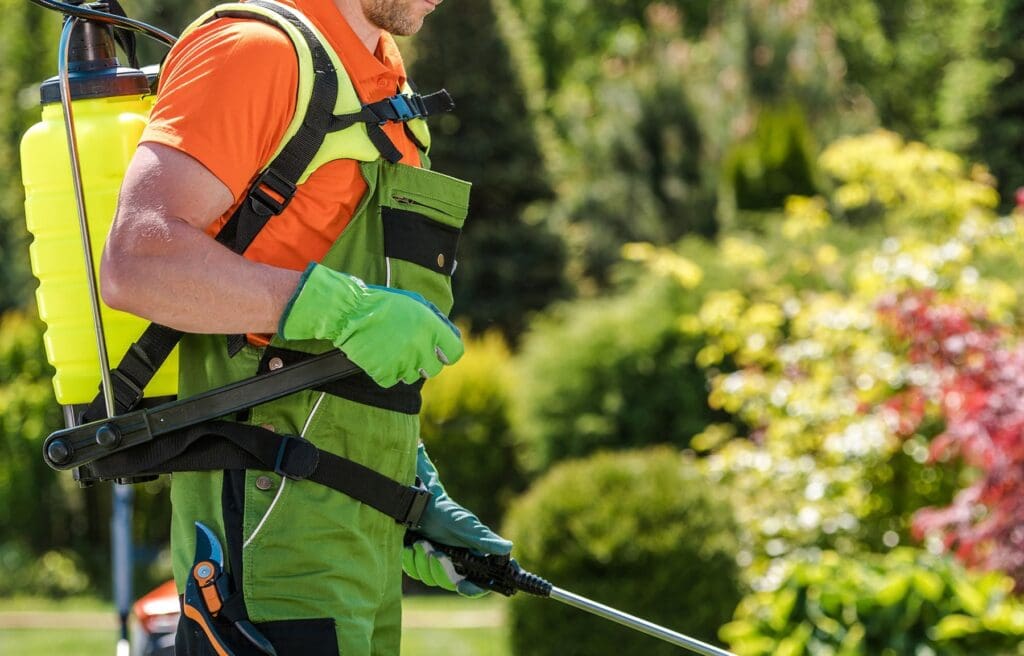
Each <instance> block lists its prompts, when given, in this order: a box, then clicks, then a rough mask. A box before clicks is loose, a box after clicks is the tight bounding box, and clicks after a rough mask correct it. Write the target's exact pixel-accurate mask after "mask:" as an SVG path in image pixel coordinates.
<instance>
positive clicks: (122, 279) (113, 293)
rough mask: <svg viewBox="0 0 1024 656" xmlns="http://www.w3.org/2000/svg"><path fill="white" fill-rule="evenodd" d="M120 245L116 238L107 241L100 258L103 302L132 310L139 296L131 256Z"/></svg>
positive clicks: (123, 309) (126, 310) (125, 309)
mask: <svg viewBox="0 0 1024 656" xmlns="http://www.w3.org/2000/svg"><path fill="white" fill-rule="evenodd" d="M123 250H124V249H121V248H119V247H118V244H117V242H116V240H115V239H113V238H111V239H109V240H108V241H107V244H106V246H105V247H104V249H103V257H102V258H101V259H100V296H101V297H102V298H103V302H104V303H106V304H107V305H108V306H110V307H111V308H113V309H115V310H122V311H125V312H131V311H132V310H133V309H134V307H133V302H132V300H133V298H138V294H137V293H136V290H134V289H133V286H132V281H133V280H135V279H136V276H133V275H132V273H131V258H130V257H129V256H128V255H127V253H125V252H123Z"/></svg>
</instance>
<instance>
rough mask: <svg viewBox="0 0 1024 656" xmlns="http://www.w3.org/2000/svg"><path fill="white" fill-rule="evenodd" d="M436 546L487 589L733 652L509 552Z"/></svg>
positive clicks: (707, 654)
mask: <svg viewBox="0 0 1024 656" xmlns="http://www.w3.org/2000/svg"><path fill="white" fill-rule="evenodd" d="M431 544H433V545H434V547H435V548H436V549H438V550H439V551H441V552H443V553H444V554H445V555H446V556H448V557H449V558H450V559H451V561H452V564H453V565H454V566H455V571H456V572H457V573H458V574H460V575H462V576H465V577H466V579H467V580H469V581H471V582H473V583H475V584H476V585H479V586H480V587H482V588H486V589H488V590H494V591H495V592H498V593H500V594H503V595H505V596H506V597H511V596H512V595H514V594H515V593H516V592H525V593H527V594H531V595H535V596H538V597H547V598H549V599H554V600H555V601H560V602H562V603H563V604H567V605H569V606H573V607H574V608H578V609H580V610H583V611H586V612H588V613H590V614H592V615H597V616H598V617H601V618H604V619H606V620H610V621H612V622H616V623H618V624H621V625H623V626H626V627H629V628H631V629H633V630H634V631H639V632H641V633H646V634H647V635H649V636H653V637H655V638H658V639H659V640H663V641H665V642H668V643H671V644H673V645H676V646H678V647H682V648H684V649H688V650H690V651H692V652H694V653H696V654H702V655H703V656H736V655H735V654H733V653H732V652H728V651H725V650H724V649H719V648H718V647H715V646H713V645H709V644H707V643H706V642H701V641H700V640H697V639H696V638H691V637H690V636H687V635H683V634H682V633H677V632H676V631H672V630H671V629H667V628H665V627H663V626H659V625H657V624H655V623H653V622H649V621H647V620H645V619H641V618H639V617H636V616H634V615H630V614H628V613H624V612H622V611H620V610H616V609H614V608H611V607H609V606H605V605H604V604H600V603H598V602H596V601H593V600H591V599H587V598H586V597H581V596H580V595H577V594H574V593H572V592H569V591H568V590H563V589H561V588H558V587H555V586H554V585H552V584H551V583H549V582H548V581H546V580H545V579H543V578H541V577H539V576H537V575H536V574H532V573H530V572H528V571H526V570H525V569H522V568H521V567H520V566H519V565H518V563H516V562H515V561H514V560H512V559H511V558H510V557H509V556H507V555H506V556H495V555H487V556H483V555H478V554H475V553H473V552H471V551H470V550H469V549H463V548H460V547H452V546H448V545H444V544H437V543H436V542H431Z"/></svg>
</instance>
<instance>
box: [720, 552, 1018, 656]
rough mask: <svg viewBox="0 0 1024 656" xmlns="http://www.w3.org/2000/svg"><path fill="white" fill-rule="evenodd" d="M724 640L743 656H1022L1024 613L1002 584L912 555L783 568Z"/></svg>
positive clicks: (751, 599)
mask: <svg viewBox="0 0 1024 656" xmlns="http://www.w3.org/2000/svg"><path fill="white" fill-rule="evenodd" d="M765 584H766V587H764V588H763V589H761V590H759V591H757V592H754V593H752V594H751V595H749V596H747V597H746V598H745V599H744V600H743V601H742V602H741V603H740V605H739V607H738V608H737V609H736V616H735V618H734V620H733V621H732V622H730V623H729V624H727V625H725V626H723V627H722V630H721V636H722V637H723V638H724V639H725V640H726V641H727V642H728V643H729V645H730V648H731V649H732V651H734V652H735V653H736V654H738V655H739V656H803V655H804V654H807V655H808V656H810V655H814V654H834V655H835V656H874V655H876V654H884V655H889V656H918V655H920V654H932V655H934V654H943V655H944V656H976V655H980V654H986V655H990V656H996V655H1004V656H1009V655H1010V654H1020V653H1021V645H1022V640H1024V606H1021V605H1020V603H1019V602H1017V601H1014V600H1013V599H1012V598H1011V596H1010V592H1011V590H1012V589H1013V581H1012V580H1011V579H1009V578H1008V577H1006V576H1003V575H1001V574H986V575H978V574H969V573H967V572H965V571H964V570H963V568H961V567H959V566H958V565H956V564H954V563H952V562H951V561H950V560H949V559H948V558H943V557H938V556H933V555H931V554H928V553H925V552H921V551H915V550H911V549H897V550H895V551H893V552H891V553H889V554H887V555H885V556H877V555H872V556H864V557H859V558H855V559H854V558H843V557H841V556H839V555H838V554H836V553H835V552H824V553H821V554H811V555H809V557H805V558H803V559H801V560H797V559H792V560H790V561H789V562H787V563H785V564H780V565H779V566H778V567H776V568H775V570H774V571H772V572H771V574H770V576H769V577H768V578H767V579H766V581H765Z"/></svg>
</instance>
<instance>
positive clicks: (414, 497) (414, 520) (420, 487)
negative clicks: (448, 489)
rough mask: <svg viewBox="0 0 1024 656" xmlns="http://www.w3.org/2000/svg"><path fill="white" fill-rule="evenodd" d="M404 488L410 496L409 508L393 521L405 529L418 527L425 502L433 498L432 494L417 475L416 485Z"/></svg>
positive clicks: (424, 510)
mask: <svg viewBox="0 0 1024 656" xmlns="http://www.w3.org/2000/svg"><path fill="white" fill-rule="evenodd" d="M406 490H407V491H408V493H409V495H410V497H411V498H410V499H409V509H408V510H406V511H405V517H403V518H402V519H396V520H395V521H396V522H398V523H399V524H401V525H402V526H405V527H406V528H407V529H411V530H416V529H418V528H419V527H420V520H421V519H423V513H424V512H426V510H427V504H428V503H430V500H431V499H432V498H434V495H433V494H431V493H430V490H428V489H427V486H426V485H424V484H423V481H421V480H420V479H419V476H417V477H416V485H412V486H410V487H408V488H406Z"/></svg>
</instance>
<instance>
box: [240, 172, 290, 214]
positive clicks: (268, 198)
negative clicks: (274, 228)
mask: <svg viewBox="0 0 1024 656" xmlns="http://www.w3.org/2000/svg"><path fill="white" fill-rule="evenodd" d="M264 187H266V188H267V189H269V190H270V191H272V192H274V193H275V194H277V196H280V200H278V198H276V197H275V196H272V195H271V194H270V193H268V192H267V191H266V189H264ZM295 189H296V186H295V185H294V184H292V183H291V182H290V181H288V180H286V179H284V178H283V177H281V174H279V173H278V172H276V171H275V170H274V169H267V170H266V171H264V172H263V173H262V174H260V177H258V178H256V183H255V184H253V185H252V187H251V191H250V192H249V203H250V204H251V206H252V211H253V212H256V214H259V215H260V216H270V215H274V216H277V215H278V214H280V213H281V212H283V211H284V208H286V207H288V203H290V202H292V197H294V196H295Z"/></svg>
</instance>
